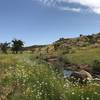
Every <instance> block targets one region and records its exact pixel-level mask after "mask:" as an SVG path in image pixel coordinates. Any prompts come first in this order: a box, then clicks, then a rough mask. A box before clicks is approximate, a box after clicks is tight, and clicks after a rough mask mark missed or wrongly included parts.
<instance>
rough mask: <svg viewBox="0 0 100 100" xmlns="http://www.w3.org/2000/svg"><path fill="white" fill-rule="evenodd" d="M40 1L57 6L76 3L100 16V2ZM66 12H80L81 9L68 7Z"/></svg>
mask: <svg viewBox="0 0 100 100" xmlns="http://www.w3.org/2000/svg"><path fill="white" fill-rule="evenodd" d="M39 1H40V2H43V3H44V4H46V5H56V4H57V3H61V2H64V3H70V4H71V3H76V4H80V5H82V6H85V7H87V9H89V10H90V11H92V12H94V13H96V14H100V0H39ZM80 9H82V8H80ZM64 10H65V8H64ZM66 10H70V11H76V12H79V11H80V10H79V8H78V9H77V8H69V7H66ZM86 11H88V10H86Z"/></svg>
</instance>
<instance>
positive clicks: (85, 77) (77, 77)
mask: <svg viewBox="0 0 100 100" xmlns="http://www.w3.org/2000/svg"><path fill="white" fill-rule="evenodd" d="M71 78H73V82H79V83H82V84H83V83H87V82H88V81H91V80H93V78H92V75H91V74H90V73H89V72H87V71H85V70H81V71H74V72H73V73H72V74H71Z"/></svg>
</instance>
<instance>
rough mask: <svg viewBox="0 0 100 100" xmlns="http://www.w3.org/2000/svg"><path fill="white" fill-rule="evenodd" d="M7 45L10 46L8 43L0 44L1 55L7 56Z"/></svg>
mask: <svg viewBox="0 0 100 100" xmlns="http://www.w3.org/2000/svg"><path fill="white" fill-rule="evenodd" d="M9 45H10V43H7V42H5V43H1V45H0V47H1V51H2V52H3V53H5V54H7V50H8V48H9Z"/></svg>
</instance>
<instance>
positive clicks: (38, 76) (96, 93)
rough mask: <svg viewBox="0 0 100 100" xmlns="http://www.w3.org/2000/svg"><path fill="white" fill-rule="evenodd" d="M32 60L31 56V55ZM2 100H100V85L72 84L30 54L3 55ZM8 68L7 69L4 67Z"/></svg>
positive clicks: (0, 79) (0, 96) (0, 93)
mask: <svg viewBox="0 0 100 100" xmlns="http://www.w3.org/2000/svg"><path fill="white" fill-rule="evenodd" d="M31 57H32V56H31ZM0 59H1V60H0V65H1V66H0V99H1V100H2V99H5V100H6V99H7V100H99V98H100V85H99V84H97V83H91V84H89V85H87V86H79V85H78V84H76V85H75V84H72V83H71V82H69V81H68V80H64V79H63V77H62V75H61V74H60V73H58V72H56V71H55V70H53V69H52V66H50V65H48V64H47V63H45V62H44V61H42V60H40V59H32V58H30V55H27V54H23V55H7V56H6V55H2V56H0ZM5 66H6V67H5Z"/></svg>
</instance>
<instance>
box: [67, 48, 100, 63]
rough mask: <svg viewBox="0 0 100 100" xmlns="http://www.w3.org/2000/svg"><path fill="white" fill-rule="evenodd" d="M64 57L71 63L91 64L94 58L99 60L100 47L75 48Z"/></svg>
mask: <svg viewBox="0 0 100 100" xmlns="http://www.w3.org/2000/svg"><path fill="white" fill-rule="evenodd" d="M66 57H67V58H68V59H69V60H70V62H72V63H76V64H89V65H91V64H92V63H93V61H94V60H99V61H100V48H95V49H89V48H88V49H86V50H77V51H76V52H75V53H72V54H66Z"/></svg>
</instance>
